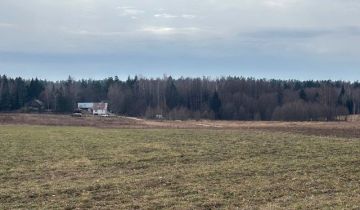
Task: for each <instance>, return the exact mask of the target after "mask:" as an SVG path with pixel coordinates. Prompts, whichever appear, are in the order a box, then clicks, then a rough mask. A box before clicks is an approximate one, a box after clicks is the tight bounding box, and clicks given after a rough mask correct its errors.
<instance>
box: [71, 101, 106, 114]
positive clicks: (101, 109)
mask: <svg viewBox="0 0 360 210" xmlns="http://www.w3.org/2000/svg"><path fill="white" fill-rule="evenodd" d="M78 109H79V110H81V111H82V112H87V113H90V114H93V115H107V114H108V103H104V102H100V103H78Z"/></svg>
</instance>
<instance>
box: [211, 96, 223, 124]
mask: <svg viewBox="0 0 360 210" xmlns="http://www.w3.org/2000/svg"><path fill="white" fill-rule="evenodd" d="M210 108H211V110H212V111H213V112H214V113H215V117H216V118H220V108H221V100H220V98H219V95H218V92H217V91H215V92H214V94H213V96H212V97H211V100H210Z"/></svg>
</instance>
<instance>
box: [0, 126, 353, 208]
mask: <svg viewBox="0 0 360 210" xmlns="http://www.w3.org/2000/svg"><path fill="white" fill-rule="evenodd" d="M359 154H360V139H358V138H355V137H346V138H345V137H321V136H316V135H305V134H299V133H285V132H276V131H261V130H247V129H243V130H230V129H228V130H222V129H218V130H213V129H200V130H199V129H197V130H196V129H100V128H86V127H83V128H81V127H46V126H21V125H2V126H0V209H54V208H55V209H56V208H59V209H84V208H94V209H162V208H165V209H169V208H170V209H218V208H220V209H236V208H239V209H314V208H322V209H330V208H334V209H346V208H347V209H351V208H359V207H360V155H359Z"/></svg>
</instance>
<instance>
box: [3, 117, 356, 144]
mask: <svg viewBox="0 0 360 210" xmlns="http://www.w3.org/2000/svg"><path fill="white" fill-rule="evenodd" d="M1 124H3V125H50V126H83V127H98V128H144V129H146V128H160V129H170V128H171V129H219V130H228V129H232V130H244V129H251V130H266V131H274V132H291V133H299V134H305V135H315V136H332V137H345V138H360V122H359V121H353V122H246V121H212V120H200V121H195V120H189V121H156V120H144V119H139V118H132V117H98V116H88V117H79V118H77V117H71V116H70V115H51V114H18V113H15V114H0V125H1Z"/></svg>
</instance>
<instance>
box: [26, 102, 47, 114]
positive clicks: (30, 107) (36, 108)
mask: <svg viewBox="0 0 360 210" xmlns="http://www.w3.org/2000/svg"><path fill="white" fill-rule="evenodd" d="M25 110H26V112H42V111H44V110H45V104H44V102H42V101H40V100H38V99H33V100H31V101H30V102H28V103H27V104H26V106H25Z"/></svg>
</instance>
